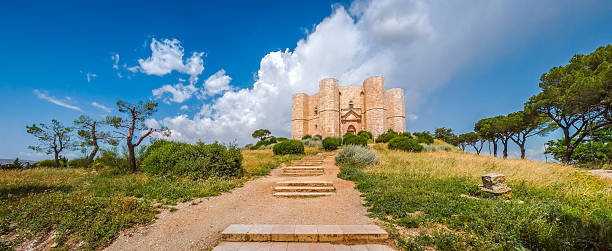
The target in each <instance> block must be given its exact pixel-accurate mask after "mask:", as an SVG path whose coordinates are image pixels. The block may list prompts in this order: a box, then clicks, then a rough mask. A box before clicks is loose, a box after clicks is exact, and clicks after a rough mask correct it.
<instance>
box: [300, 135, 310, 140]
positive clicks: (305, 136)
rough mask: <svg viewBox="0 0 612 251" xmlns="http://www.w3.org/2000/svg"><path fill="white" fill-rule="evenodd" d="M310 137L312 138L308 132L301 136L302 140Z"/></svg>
mask: <svg viewBox="0 0 612 251" xmlns="http://www.w3.org/2000/svg"><path fill="white" fill-rule="evenodd" d="M310 138H312V136H310V134H306V135H304V136H302V140H305V139H310Z"/></svg>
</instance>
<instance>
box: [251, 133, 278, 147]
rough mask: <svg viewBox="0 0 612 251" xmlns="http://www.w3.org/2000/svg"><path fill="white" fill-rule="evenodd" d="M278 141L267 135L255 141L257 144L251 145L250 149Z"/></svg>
mask: <svg viewBox="0 0 612 251" xmlns="http://www.w3.org/2000/svg"><path fill="white" fill-rule="evenodd" d="M276 142H278V139H277V138H276V137H274V136H270V137H267V138H265V139H262V140H259V141H257V144H255V145H254V146H252V147H251V150H257V149H262V148H263V147H264V146H268V145H273V144H276Z"/></svg>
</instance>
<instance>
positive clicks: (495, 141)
mask: <svg viewBox="0 0 612 251" xmlns="http://www.w3.org/2000/svg"><path fill="white" fill-rule="evenodd" d="M493 156H495V157H497V140H494V141H493Z"/></svg>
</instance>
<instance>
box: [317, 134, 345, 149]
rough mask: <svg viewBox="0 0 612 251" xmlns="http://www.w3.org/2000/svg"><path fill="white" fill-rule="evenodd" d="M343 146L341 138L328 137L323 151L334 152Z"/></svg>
mask: <svg viewBox="0 0 612 251" xmlns="http://www.w3.org/2000/svg"><path fill="white" fill-rule="evenodd" d="M341 144H342V139H341V138H335V137H328V138H325V139H324V140H323V142H322V145H323V149H325V150H327V151H333V150H336V149H338V147H339V146H340V145H341Z"/></svg>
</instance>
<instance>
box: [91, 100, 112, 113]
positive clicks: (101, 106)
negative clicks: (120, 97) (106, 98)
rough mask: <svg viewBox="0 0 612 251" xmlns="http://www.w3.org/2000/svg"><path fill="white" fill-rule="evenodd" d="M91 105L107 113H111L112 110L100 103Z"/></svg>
mask: <svg viewBox="0 0 612 251" xmlns="http://www.w3.org/2000/svg"><path fill="white" fill-rule="evenodd" d="M91 105H92V106H95V107H98V108H100V109H102V110H104V111H105V112H107V113H110V112H111V109H110V108H109V107H107V106H105V105H103V104H99V103H98V102H91Z"/></svg>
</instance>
